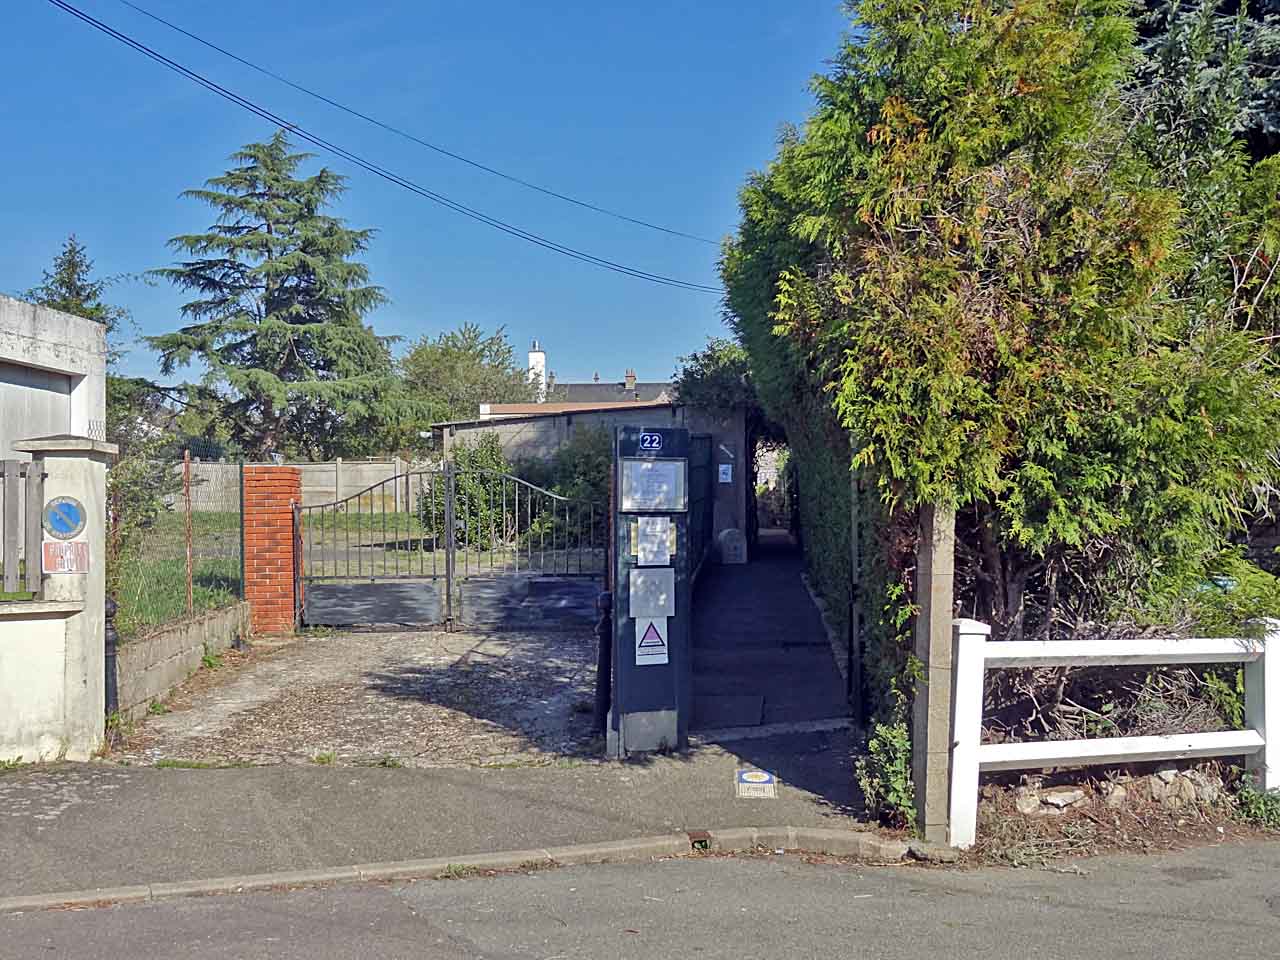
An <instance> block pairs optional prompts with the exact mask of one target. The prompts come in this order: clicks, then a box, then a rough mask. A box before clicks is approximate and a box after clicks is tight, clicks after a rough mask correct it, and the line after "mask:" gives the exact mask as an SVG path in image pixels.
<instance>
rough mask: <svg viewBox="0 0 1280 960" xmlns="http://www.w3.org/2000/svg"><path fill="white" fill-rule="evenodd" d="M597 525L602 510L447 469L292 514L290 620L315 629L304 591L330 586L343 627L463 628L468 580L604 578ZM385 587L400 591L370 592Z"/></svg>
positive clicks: (499, 477)
mask: <svg viewBox="0 0 1280 960" xmlns="http://www.w3.org/2000/svg"><path fill="white" fill-rule="evenodd" d="M607 525H608V514H607V510H606V509H605V508H604V507H603V505H599V504H595V503H591V502H588V501H580V500H571V499H569V498H566V497H562V496H560V495H558V494H555V493H552V492H551V491H549V490H544V489H543V488H541V487H538V486H535V485H533V484H531V483H529V482H527V481H525V480H521V479H520V478H519V477H515V476H512V475H510V474H505V473H497V472H491V471H483V470H457V469H456V468H455V467H454V465H453V464H452V463H448V462H446V463H445V464H444V465H443V466H442V467H440V468H438V469H430V470H417V471H413V472H411V473H404V474H399V475H397V476H394V477H389V478H387V479H386V480H383V481H381V482H379V483H375V484H373V485H372V486H370V487H367V488H366V489H364V490H361V491H360V492H359V493H355V494H352V495H351V496H349V497H345V498H343V499H341V500H337V501H334V502H332V503H322V504H314V505H310V506H303V505H295V507H294V551H293V552H294V576H295V579H296V581H297V589H295V591H294V596H295V597H296V598H297V619H298V622H299V624H304V623H307V622H316V618H314V617H309V616H308V603H307V596H308V592H312V593H313V594H314V593H315V592H316V591H321V592H323V591H324V590H326V589H327V588H329V587H330V586H332V587H333V589H332V590H330V594H331V597H332V598H336V599H335V600H334V601H333V602H339V603H342V602H347V603H348V604H356V609H355V611H354V612H352V613H350V614H349V622H405V623H408V622H412V623H443V624H445V625H446V626H451V625H453V624H455V623H459V622H465V621H466V620H467V616H466V609H465V605H464V593H463V590H462V584H464V583H466V582H468V581H503V580H506V581H507V582H508V583H509V582H510V581H511V580H512V578H523V579H530V578H533V579H560V578H574V579H577V578H603V577H604V573H605V569H606V556H605V552H606V544H607V543H608V529H607ZM450 532H451V533H450ZM393 583H399V584H401V585H402V587H404V588H407V590H406V589H400V590H398V591H397V592H396V594H395V596H392V594H391V593H390V592H389V591H384V592H383V593H382V594H381V595H380V594H379V591H378V590H376V589H373V587H371V586H370V585H377V584H393ZM414 583H417V584H419V585H420V587H421V591H415V590H414V588H413V587H412V586H411V585H412V584H414ZM356 584H363V585H365V586H364V587H362V588H360V589H359V590H356V589H353V588H352V586H351V585H356ZM344 585H345V586H344ZM339 587H342V589H341V590H339V589H338V588H339ZM406 597H407V598H408V600H407V602H406V599H405V598H406ZM418 597H420V598H421V599H420V600H415V598H418ZM343 598H346V599H345V601H344V599H343ZM396 604H399V605H400V607H401V608H404V609H393V608H395V607H396ZM405 609H407V610H408V612H409V614H412V615H406V613H405ZM350 618H354V619H350Z"/></svg>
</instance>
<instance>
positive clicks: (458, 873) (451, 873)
mask: <svg viewBox="0 0 1280 960" xmlns="http://www.w3.org/2000/svg"><path fill="white" fill-rule="evenodd" d="M479 873H480V868H479V867H472V866H468V865H466V864H462V863H451V864H449V865H448V866H446V867H445V868H444V869H443V870H441V871H440V872H439V873H438V874H436V879H437V880H462V879H465V878H466V877H474V876H476V875H477V874H479Z"/></svg>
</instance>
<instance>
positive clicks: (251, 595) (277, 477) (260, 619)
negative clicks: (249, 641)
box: [244, 467, 302, 634]
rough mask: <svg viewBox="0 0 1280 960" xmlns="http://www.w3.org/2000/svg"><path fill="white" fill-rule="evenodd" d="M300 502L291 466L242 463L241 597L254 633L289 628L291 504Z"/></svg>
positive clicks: (295, 473) (297, 481)
mask: <svg viewBox="0 0 1280 960" xmlns="http://www.w3.org/2000/svg"><path fill="white" fill-rule="evenodd" d="M295 502H297V503H301V502H302V471H301V470H299V469H298V468H297V467H245V468H244V597H245V599H246V600H248V601H249V616H250V623H251V625H252V630H253V632H254V633H257V634H269V633H292V632H293V630H294V627H295V625H296V624H295V620H294V610H295V606H294V601H295V598H294V557H293V504H294V503H295Z"/></svg>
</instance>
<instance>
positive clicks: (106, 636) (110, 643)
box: [102, 597, 120, 717]
mask: <svg viewBox="0 0 1280 960" xmlns="http://www.w3.org/2000/svg"><path fill="white" fill-rule="evenodd" d="M105 610H106V616H107V619H106V624H105V626H104V627H103V631H102V637H103V641H104V643H105V646H106V658H105V659H106V668H107V669H106V693H107V697H106V700H107V703H106V708H107V709H106V715H107V716H108V717H110V716H112V715H113V714H116V713H119V712H120V688H119V687H118V686H117V685H116V647H117V646H118V645H119V642H120V635H119V634H118V633H117V632H116V602H115V600H113V599H112V598H111V597H107V601H106V604H105Z"/></svg>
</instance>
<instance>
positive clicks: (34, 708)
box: [0, 436, 116, 761]
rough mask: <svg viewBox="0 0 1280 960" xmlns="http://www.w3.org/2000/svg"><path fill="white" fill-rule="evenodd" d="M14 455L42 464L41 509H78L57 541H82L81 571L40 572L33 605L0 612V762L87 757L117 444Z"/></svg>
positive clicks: (96, 736) (101, 640)
mask: <svg viewBox="0 0 1280 960" xmlns="http://www.w3.org/2000/svg"><path fill="white" fill-rule="evenodd" d="M13 449H14V450H18V451H20V452H23V453H29V454H31V455H32V458H33V460H34V461H36V462H40V463H43V465H44V472H45V479H44V501H45V503H48V502H49V501H51V500H54V499H56V498H58V497H68V498H73V499H74V500H77V501H79V502H80V504H82V505H83V507H84V529H83V531H82V532H80V533H78V534H75V535H73V536H72V537H71V538H70V540H69V541H62V542H70V543H83V544H84V545H85V546H86V547H87V552H88V557H87V560H88V564H87V567H86V568H85V569H84V570H83V571H77V572H67V573H46V574H45V575H44V577H43V587H44V595H43V598H42V599H41V600H39V601H35V602H19V603H14V604H2V605H0V606H3V607H6V608H8V609H7V611H6V615H4V616H0V635H2V636H0V640H3V641H4V649H3V650H2V651H0V704H5V707H6V709H5V710H4V711H2V712H3V713H5V714H6V716H5V717H3V718H2V719H0V759H10V758H12V757H16V756H21V757H22V758H23V759H24V760H27V761H35V760H40V759H46V760H52V759H56V758H58V757H62V758H65V759H67V760H87V759H89V757H90V756H91V755H92V754H93V753H94V751H96V750H97V749H98V747H99V746H101V744H102V738H103V735H104V733H105V703H106V665H105V656H106V647H105V643H106V640H105V634H104V629H105V626H106V618H105V613H104V604H105V600H106V576H107V551H106V543H107V539H106V538H107V503H106V500H107V464H108V463H109V462H110V461H111V459H112V458H113V457H114V456H115V454H116V447H115V445H114V444H110V443H103V442H101V441H98V440H92V439H90V438H89V437H76V436H55V437H40V438H38V439H34V440H24V441H21V442H18V443H14V444H13ZM42 507H43V505H42ZM44 539H45V541H46V542H55V541H53V538H51V537H50V536H49V535H48V534H47V533H46V534H44ZM27 562H28V563H41V562H42V559H41V557H28V558H27ZM9 614H11V615H12V616H9Z"/></svg>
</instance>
